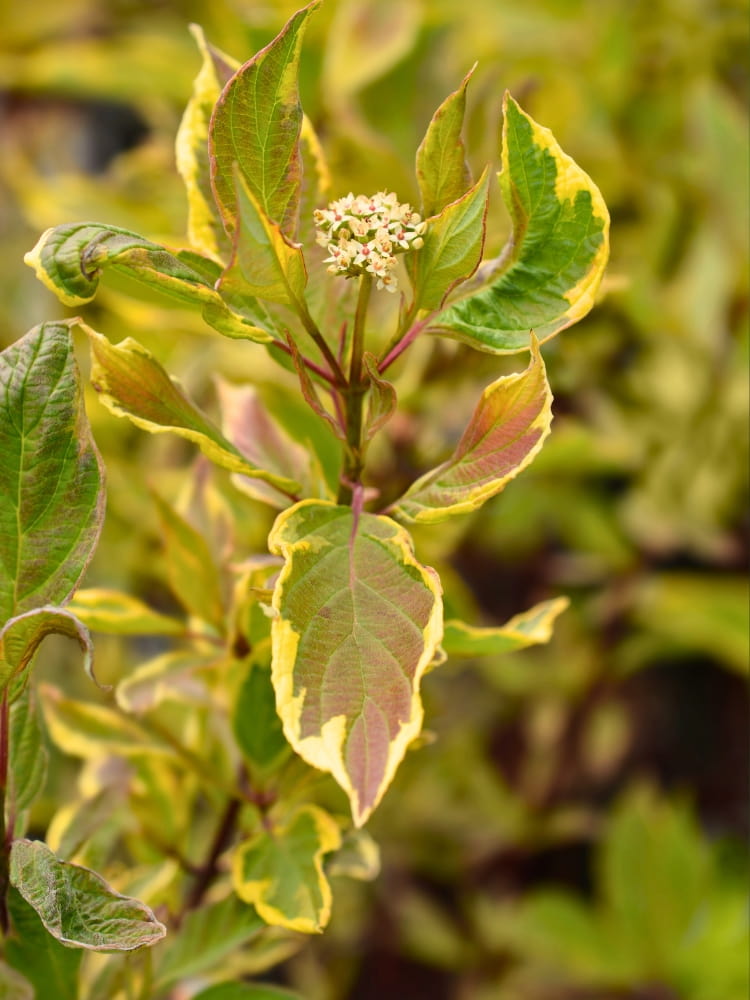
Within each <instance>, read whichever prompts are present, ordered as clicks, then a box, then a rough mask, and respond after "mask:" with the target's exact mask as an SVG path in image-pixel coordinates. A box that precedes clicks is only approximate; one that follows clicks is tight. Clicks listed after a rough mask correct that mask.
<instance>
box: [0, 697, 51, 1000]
mask: <svg viewBox="0 0 750 1000" xmlns="http://www.w3.org/2000/svg"><path fill="white" fill-rule="evenodd" d="M48 756H49V755H48V753H47V747H46V746H45V744H44V738H43V736H42V730H41V727H40V725H39V716H38V711H37V705H36V695H35V694H34V690H33V688H27V690H26V691H25V692H24V694H23V696H22V697H21V698H18V699H17V700H16V701H15V702H14V704H13V705H12V706H11V709H10V738H9V740H8V788H7V797H6V801H7V803H8V805H9V806H10V808H11V810H12V811H13V813H14V814H15V815H16V816H17V815H18V813H20V812H21V810H23V809H28V807H29V806H30V805H32V804H33V803H34V801H35V800H36V798H37V797H38V796H39V794H40V793H41V791H42V789H43V788H44V783H45V781H46V778H47V759H48ZM1 996H2V992H0V997H1Z"/></svg>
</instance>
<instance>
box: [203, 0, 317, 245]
mask: <svg viewBox="0 0 750 1000" xmlns="http://www.w3.org/2000/svg"><path fill="white" fill-rule="evenodd" d="M319 3H320V0H313V2H312V3H309V4H308V5H307V6H306V7H304V8H303V9H302V10H300V11H297V13H296V14H295V15H294V16H293V17H292V18H290V20H289V21H288V22H287V24H286V25H285V27H284V28H283V29H282V31H281V32H280V34H279V35H278V36H277V37H276V38H275V39H274V40H273V41H272V42H271V43H270V44H269V45H267V46H266V47H265V48H264V49H262V50H261V51H260V52H258V53H257V54H256V55H255V56H253V58H252V59H250V60H249V62H246V63H245V64H244V66H241V67H240V69H239V70H238V71H237V72H236V73H235V74H234V76H233V77H232V78H231V80H230V81H229V83H228V84H227V85H226V87H225V88H224V90H223V91H222V93H221V97H220V98H219V100H218V102H217V104H216V107H215V109H214V112H213V115H212V117H211V122H210V125H209V133H208V139H209V155H210V160H211V168H212V173H211V179H212V183H213V190H214V196H215V198H216V203H217V205H218V206H219V211H220V212H221V216H222V219H223V220H224V226H225V228H226V230H227V232H228V233H230V234H231V233H232V232H233V231H234V230H235V228H236V227H237V206H236V184H235V177H234V173H235V164H237V167H238V169H239V172H240V174H241V176H242V178H243V181H244V183H245V184H246V185H247V188H248V189H249V191H250V192H251V193H252V197H253V198H254V199H255V200H256V201H257V204H258V205H259V206H260V208H261V210H262V212H263V214H264V215H265V216H266V217H267V218H269V219H271V220H273V222H275V223H276V224H277V226H278V228H279V230H280V232H281V233H282V234H284V235H285V236H287V237H289V238H294V235H295V232H296V228H297V216H298V211H299V199H300V175H301V170H300V154H299V135H300V128H301V125H302V108H301V106H300V103H299V92H298V87H297V68H298V64H299V56H300V48H301V45H302V38H303V35H304V31H305V28H306V25H307V19H308V17H309V16H310V14H311V13H312V12H313V11H314V10H315V9H316V7H318V5H319Z"/></svg>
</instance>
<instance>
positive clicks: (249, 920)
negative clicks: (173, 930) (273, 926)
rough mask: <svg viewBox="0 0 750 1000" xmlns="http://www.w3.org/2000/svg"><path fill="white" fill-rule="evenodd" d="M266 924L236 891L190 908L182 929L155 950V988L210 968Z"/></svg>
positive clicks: (255, 934)
mask: <svg viewBox="0 0 750 1000" xmlns="http://www.w3.org/2000/svg"><path fill="white" fill-rule="evenodd" d="M264 926H265V924H264V922H263V921H262V920H261V918H260V917H259V916H258V914H257V913H256V912H255V910H253V908H252V907H250V906H247V905H246V904H245V903H242V902H240V901H239V900H238V899H237V897H236V896H234V895H232V896H229V897H227V898H226V899H222V900H221V901H220V902H218V903H210V904H208V905H206V906H201V907H199V908H198V909H195V910H190V912H189V913H187V914H186V915H185V919H184V920H183V921H182V924H181V925H180V933H179V934H176V935H175V936H174V937H169V938H168V939H167V943H166V944H165V946H164V947H163V948H160V949H159V950H158V952H156V953H155V968H154V988H155V989H159V990H165V989H166V988H167V987H168V986H170V985H171V984H172V983H175V982H177V981H178V980H185V979H188V978H191V977H193V976H199V975H201V974H202V973H205V972H209V971H210V970H211V969H212V968H214V967H216V966H217V965H219V964H220V963H221V962H222V961H223V960H225V959H226V958H228V956H230V955H231V954H232V953H233V952H235V951H236V950H237V949H238V948H241V947H242V946H243V945H244V944H246V943H247V942H248V941H250V940H251V939H252V938H254V937H256V936H257V934H258V933H259V932H260V931H261V930H262V929H263V928H264Z"/></svg>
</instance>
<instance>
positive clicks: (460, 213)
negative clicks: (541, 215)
mask: <svg viewBox="0 0 750 1000" xmlns="http://www.w3.org/2000/svg"><path fill="white" fill-rule="evenodd" d="M488 193H489V173H488V172H487V171H485V172H484V173H483V174H482V176H481V177H480V178H479V180H478V181H477V183H476V184H475V185H474V187H472V188H471V189H470V190H469V191H467V192H466V194H465V195H463V196H462V197H460V198H459V199H458V200H457V201H455V202H452V203H451V204H449V205H446V206H445V208H443V209H442V210H441V212H440V214H439V215H437V216H435V218H432V219H428V220H427V228H426V230H425V233H424V245H423V246H422V247H421V249H420V250H419V251H418V252H417V253H415V254H414V255H413V256H412V275H413V282H414V299H415V303H416V305H417V307H418V308H420V309H438V308H439V307H440V306H441V305H442V304H443V302H444V301H445V299H446V297H447V296H448V295H449V294H450V292H451V291H452V290H453V289H454V288H455V287H456V285H458V284H460V283H461V282H462V281H466V279H467V278H470V277H471V275H472V274H473V273H474V272H475V271H476V269H477V267H478V266H479V262H480V260H481V258H482V249H483V247H484V235H485V218H486V215H487V197H488Z"/></svg>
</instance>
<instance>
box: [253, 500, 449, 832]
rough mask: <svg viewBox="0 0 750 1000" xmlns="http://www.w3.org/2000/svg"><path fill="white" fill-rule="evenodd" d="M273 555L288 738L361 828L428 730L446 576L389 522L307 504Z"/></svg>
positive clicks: (276, 648) (277, 676) (280, 696)
mask: <svg viewBox="0 0 750 1000" xmlns="http://www.w3.org/2000/svg"><path fill="white" fill-rule="evenodd" d="M269 547H270V549H271V551H272V552H274V553H276V554H279V555H282V556H283V557H284V559H285V566H284V568H283V569H282V571H281V573H280V575H279V578H278V582H277V584H276V588H275V590H274V597H273V607H274V610H275V613H276V617H275V618H274V620H273V624H272V644H273V661H272V679H273V684H274V688H275V690H276V704H277V709H278V712H279V715H280V716H281V719H282V722H283V724H284V732H285V734H286V737H287V739H288V740H289V742H290V743H291V744H292V746H293V747H294V749H295V750H296V751H297V752H298V753H299V754H300V755H301V756H302V757H303V758H304V759H305V760H307V761H308V762H309V763H310V764H313V765H314V766H315V767H319V768H321V769H322V770H324V771H329V772H330V773H331V774H332V775H333V777H334V778H335V779H336V781H337V782H338V783H339V784H340V785H341V786H342V788H343V789H344V790H345V791H346V792H347V794H348V796H349V799H350V803H351V808H352V815H353V817H354V822H355V824H356V825H357V826H361V825H362V824H363V823H364V822H365V821H366V819H367V818H368V816H369V815H370V813H371V812H372V810H373V809H374V808H375V806H376V805H377V804H378V802H379V801H380V799H381V797H382V796H383V793H384V792H385V790H386V788H387V787H388V785H389V784H390V782H391V780H392V778H393V776H394V774H395V772H396V769H397V768H398V765H399V763H400V762H401V760H402V758H403V756H404V753H405V752H406V748H407V746H408V745H409V743H410V742H411V741H412V740H413V739H414V738H415V737H416V736H417V734H418V733H419V731H420V728H421V725H422V703H421V700H420V696H419V686H420V682H421V679H422V676H423V674H424V672H425V671H426V669H427V667H428V665H429V664H430V662H431V660H432V658H433V655H434V653H435V650H436V648H437V646H438V643H439V642H440V637H441V635H442V601H441V592H440V584H439V581H438V578H437V575H436V574H435V573H434V571H433V570H431V569H429V568H428V567H425V566H421V565H420V564H419V563H418V562H417V561H416V559H415V558H414V552H413V548H412V543H411V539H410V537H409V535H408V534H407V532H406V531H405V530H404V529H403V528H401V527H399V526H398V525H397V524H396V523H395V522H394V521H392V520H390V519H389V518H387V517H380V516H376V515H374V514H368V513H362V514H360V515H359V516H357V515H356V514H355V513H354V512H353V511H352V510H351V509H350V508H348V507H341V506H337V505H335V504H332V503H326V502H321V501H314V500H306V501H302V502H301V503H299V504H297V505H296V506H295V507H292V508H290V509H289V510H288V511H285V512H284V513H283V514H281V515H280V516H279V517H278V518H277V520H276V523H275V525H274V527H273V529H272V531H271V534H270V537H269Z"/></svg>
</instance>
